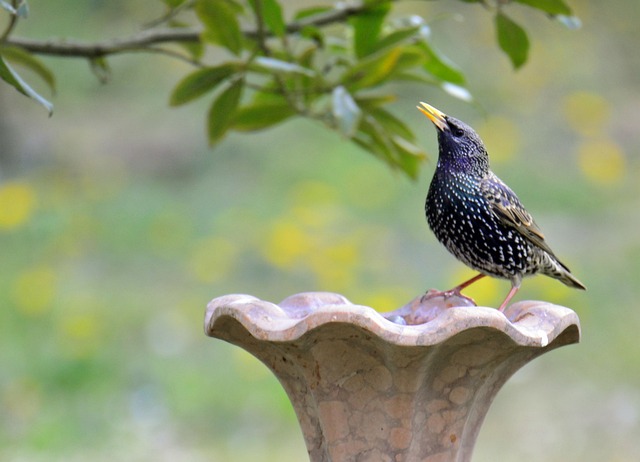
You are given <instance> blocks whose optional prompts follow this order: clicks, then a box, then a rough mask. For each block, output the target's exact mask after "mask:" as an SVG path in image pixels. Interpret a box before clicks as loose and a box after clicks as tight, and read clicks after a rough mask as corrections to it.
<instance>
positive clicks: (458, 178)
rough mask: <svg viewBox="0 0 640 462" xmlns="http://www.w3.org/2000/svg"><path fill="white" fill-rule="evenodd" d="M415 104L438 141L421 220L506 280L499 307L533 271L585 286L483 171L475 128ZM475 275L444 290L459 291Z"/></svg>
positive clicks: (464, 258)
mask: <svg viewBox="0 0 640 462" xmlns="http://www.w3.org/2000/svg"><path fill="white" fill-rule="evenodd" d="M421 105H422V107H420V106H419V107H418V109H420V110H421V111H422V112H423V113H424V114H425V115H426V116H427V117H429V119H430V120H431V121H432V122H433V123H434V125H435V126H436V129H437V131H438V145H439V154H438V165H437V167H436V171H435V173H434V175H433V179H432V181H431V185H430V186H429V193H428V194H427V200H426V204H425V211H426V215H427V221H428V223H429V226H430V227H431V230H432V231H433V232H434V234H435V235H436V237H437V238H438V240H439V241H440V242H441V243H442V244H443V245H444V246H445V247H446V248H447V249H448V250H449V252H451V253H452V254H453V255H454V256H456V258H458V259H459V260H460V261H461V262H463V263H465V264H466V265H467V266H469V267H471V268H473V269H474V270H476V271H479V272H480V273H481V275H487V276H494V277H498V278H504V279H508V280H510V281H511V284H512V289H511V291H510V292H509V294H508V295H507V298H506V299H505V301H504V302H503V303H502V305H501V306H500V310H503V309H504V308H505V307H506V304H507V303H508V302H509V300H510V299H511V297H513V295H515V293H516V292H517V290H518V289H519V287H520V283H521V281H522V278H523V277H525V276H529V275H533V274H536V273H541V274H544V275H546V276H550V277H552V278H555V279H558V280H559V281H561V282H562V283H564V284H566V285H568V286H570V287H575V288H578V289H585V286H584V285H583V284H582V283H581V282H580V281H578V280H577V279H576V278H575V277H574V276H573V275H572V274H571V272H570V271H569V268H567V266H566V265H564V264H563V263H562V262H561V261H560V260H558V258H557V257H556V256H555V255H554V253H553V251H552V250H551V249H550V248H549V246H548V245H547V243H546V242H545V240H544V235H543V234H542V232H541V231H540V228H539V227H538V226H537V225H536V223H535V221H534V220H533V218H532V217H531V215H530V214H529V212H527V210H526V209H525V208H524V206H523V205H522V204H521V202H520V200H519V199H518V197H517V196H516V194H515V193H514V192H513V191H512V190H511V189H510V188H509V187H508V186H507V185H506V184H505V183H503V182H502V181H501V180H500V179H499V178H498V177H497V176H496V175H495V174H494V173H493V172H492V171H491V170H490V169H489V156H488V154H487V151H486V149H485V147H484V144H483V142H482V140H481V139H480V137H479V136H478V135H477V134H476V132H475V131H474V130H473V129H472V128H471V127H469V126H468V125H466V124H465V123H464V122H461V121H459V120H457V119H455V118H453V117H450V116H447V115H445V114H443V113H442V112H440V111H438V110H437V109H435V108H433V107H431V106H429V105H428V104H425V103H421ZM480 277H481V276H476V277H475V278H472V279H471V280H469V281H467V282H465V283H463V284H461V285H459V286H457V287H455V288H454V289H452V290H451V291H448V292H446V293H458V294H459V293H460V290H461V289H463V288H464V287H466V286H467V285H469V284H470V283H472V282H474V281H476V280H477V279H479V278H480ZM446 293H445V294H446Z"/></svg>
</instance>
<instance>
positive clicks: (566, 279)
mask: <svg viewBox="0 0 640 462" xmlns="http://www.w3.org/2000/svg"><path fill="white" fill-rule="evenodd" d="M553 263H555V265H553V266H555V268H553V269H551V271H550V272H548V273H547V274H548V275H549V276H551V277H553V278H556V279H557V280H558V281H560V282H562V283H563V284H564V285H567V286H569V287H573V288H575V289H580V290H587V287H586V286H585V285H584V284H583V283H582V282H580V281H579V280H578V278H577V277H575V276H574V275H573V274H571V270H570V269H569V268H568V267H567V265H565V264H564V263H562V262H561V261H560V260H557V259H556V260H555V261H554V262H553Z"/></svg>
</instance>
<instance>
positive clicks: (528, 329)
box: [205, 292, 580, 347]
mask: <svg viewBox="0 0 640 462" xmlns="http://www.w3.org/2000/svg"><path fill="white" fill-rule="evenodd" d="M456 304H460V305H463V306H455V305H456ZM464 305H467V306H464ZM468 305H470V302H469V300H468V299H466V298H463V297H452V298H448V299H447V298H444V297H436V298H431V299H427V300H424V299H423V298H422V297H417V298H416V299H414V300H413V301H411V302H410V303H408V304H407V305H405V306H404V307H402V308H399V309H398V310H395V311H392V312H389V313H384V314H381V313H379V312H378V311H376V310H375V309H373V308H371V307H368V306H363V305H356V304H353V303H351V302H350V301H349V300H348V299H347V298H345V297H344V296H342V295H339V294H334V293H329V292H303V293H300V294H296V295H292V296H290V297H288V298H286V299H285V300H283V301H282V302H280V304H277V305H276V304H274V303H271V302H267V301H263V300H260V299H258V298H256V297H254V296H251V295H245V294H232V295H225V296H222V297H218V298H216V299H214V300H212V301H211V302H210V303H209V304H208V305H207V311H206V315H205V333H206V334H207V335H209V336H212V337H218V336H219V335H216V323H217V321H218V320H219V319H220V318H223V317H231V318H233V319H235V320H236V321H237V322H239V323H240V324H241V325H242V326H243V327H244V328H245V329H246V330H247V331H248V332H249V333H250V334H251V335H252V336H253V337H255V338H257V339H260V340H265V341H272V342H290V341H294V340H297V339H299V338H300V337H302V336H303V335H305V333H307V332H309V331H311V330H313V329H316V328H318V327H320V326H323V325H325V324H331V323H345V324H351V325H355V326H359V327H360V328H362V329H364V330H366V331H368V332H370V333H371V334H372V335H375V336H378V337H380V338H381V339H383V340H385V341H387V342H389V343H392V344H395V345H401V346H431V345H435V344H438V343H441V342H443V341H445V340H447V339H448V338H450V337H451V335H452V334H453V333H456V332H462V331H465V330H468V329H473V328H491V329H495V330H498V331H500V332H503V333H504V334H506V335H507V336H509V337H510V338H511V340H513V342H515V343H516V344H519V345H522V346H528V347H546V346H547V345H549V344H550V343H552V342H553V341H554V340H555V339H556V338H558V337H559V336H560V335H561V334H562V333H563V332H565V331H566V330H568V329H571V328H572V326H573V331H574V333H573V334H572V335H569V336H568V338H566V339H565V342H563V343H577V342H578V341H579V339H580V321H579V319H578V316H577V314H576V313H575V312H574V311H573V310H571V309H569V308H565V307H562V306H558V305H554V304H551V303H547V302H542V301H522V302H518V303H514V304H513V305H510V306H509V307H507V308H506V310H505V312H504V313H502V312H500V311H498V310H496V309H495V308H490V307H484V306H468ZM390 319H391V320H390ZM415 319H423V320H426V322H421V323H417V324H414V323H413V322H411V321H412V320H413V321H415ZM392 320H393V321H392ZM394 321H396V322H394ZM398 321H399V322H398Z"/></svg>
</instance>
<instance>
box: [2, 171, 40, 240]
mask: <svg viewBox="0 0 640 462" xmlns="http://www.w3.org/2000/svg"><path fill="white" fill-rule="evenodd" d="M35 205H36V192H35V191H34V189H33V187H32V186H31V185H29V184H28V183H26V182H22V181H12V182H9V183H5V184H4V185H2V186H0V230H2V229H7V230H10V229H15V228H18V227H20V226H22V225H24V224H25V223H26V222H27V221H29V218H31V215H32V214H33V210H34V208H35Z"/></svg>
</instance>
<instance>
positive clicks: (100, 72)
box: [89, 56, 111, 83]
mask: <svg viewBox="0 0 640 462" xmlns="http://www.w3.org/2000/svg"><path fill="white" fill-rule="evenodd" d="M89 65H90V66H91V72H93V75H95V76H96V77H97V78H98V80H99V81H100V83H107V82H108V81H109V80H110V79H111V68H110V67H109V63H108V62H107V58H105V57H104V56H100V57H97V58H91V59H90V60H89Z"/></svg>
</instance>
